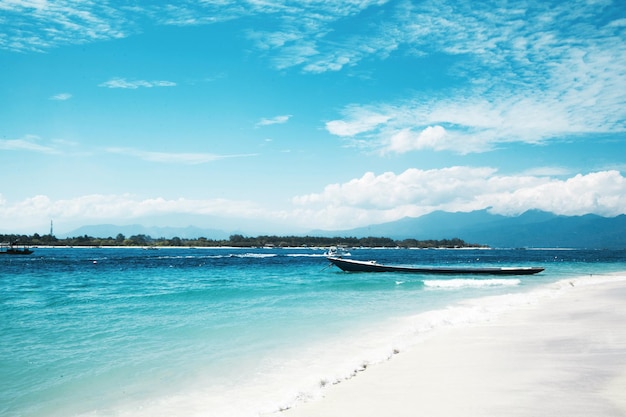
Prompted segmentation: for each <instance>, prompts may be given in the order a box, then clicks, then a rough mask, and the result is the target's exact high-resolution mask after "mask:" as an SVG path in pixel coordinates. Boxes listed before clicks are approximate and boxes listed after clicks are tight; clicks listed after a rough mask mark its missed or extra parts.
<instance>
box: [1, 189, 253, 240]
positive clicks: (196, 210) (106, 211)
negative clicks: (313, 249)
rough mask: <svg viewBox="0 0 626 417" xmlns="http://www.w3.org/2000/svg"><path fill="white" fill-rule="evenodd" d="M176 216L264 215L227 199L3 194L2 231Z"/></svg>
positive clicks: (128, 195) (239, 202)
mask: <svg viewBox="0 0 626 417" xmlns="http://www.w3.org/2000/svg"><path fill="white" fill-rule="evenodd" d="M176 214H201V215H220V216H223V217H243V218H255V217H258V216H259V215H260V209H259V208H258V207H256V206H255V204H253V203H250V202H247V201H229V200H224V199H211V200H191V199H184V198H180V199H174V200H168V199H164V198H160V197H157V198H149V199H140V198H137V197H136V196H133V195H130V194H122V195H102V194H92V195H86V196H81V197H76V198H70V199H60V200H53V199H51V198H50V197H48V196H45V195H38V196H35V197H32V198H28V199H25V200H23V201H19V202H16V203H9V202H7V201H6V200H5V199H3V198H2V196H1V195H0V229H2V230H9V231H12V230H15V231H18V232H22V230H24V229H33V228H35V227H39V228H41V227H43V226H44V225H46V224H49V222H50V219H54V220H55V223H57V224H61V223H66V224H73V225H76V226H80V225H81V224H87V223H89V222H94V221H98V222H99V221H101V222H108V221H120V222H123V221H126V220H132V219H140V218H142V217H146V216H153V215H176ZM9 219H10V220H9ZM20 229H21V230H20ZM44 230H45V229H44Z"/></svg>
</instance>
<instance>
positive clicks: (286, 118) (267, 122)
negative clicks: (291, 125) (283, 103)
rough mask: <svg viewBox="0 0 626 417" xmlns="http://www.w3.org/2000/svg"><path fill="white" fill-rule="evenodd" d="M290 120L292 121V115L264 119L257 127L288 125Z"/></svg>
mask: <svg viewBox="0 0 626 417" xmlns="http://www.w3.org/2000/svg"><path fill="white" fill-rule="evenodd" d="M289 119H291V115H290V114H285V115H282V116H276V117H272V118H269V119H266V118H263V119H261V120H260V121H259V122H258V123H257V124H256V126H257V127H260V126H270V125H276V124H284V123H287V122H288V121H289Z"/></svg>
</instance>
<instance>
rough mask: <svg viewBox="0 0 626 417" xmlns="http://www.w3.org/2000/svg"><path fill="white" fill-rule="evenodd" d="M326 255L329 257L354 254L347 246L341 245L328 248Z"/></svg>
mask: <svg viewBox="0 0 626 417" xmlns="http://www.w3.org/2000/svg"><path fill="white" fill-rule="evenodd" d="M324 256H326V257H327V258H341V257H343V256H352V254H351V253H350V251H349V250H348V248H347V247H345V246H343V245H340V246H331V247H329V248H328V250H327V251H326V252H325V253H324Z"/></svg>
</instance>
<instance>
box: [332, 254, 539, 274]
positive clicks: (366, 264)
mask: <svg viewBox="0 0 626 417" xmlns="http://www.w3.org/2000/svg"><path fill="white" fill-rule="evenodd" d="M327 259H328V260H329V261H330V262H331V263H332V264H333V265H335V266H337V267H339V268H340V269H341V270H343V271H346V272H405V273H415V274H447V275H456V274H469V275H471V274H473V275H532V274H537V273H539V272H541V271H543V270H544V268H540V267H536V266H528V267H486V268H480V267H478V268H466V267H413V266H400V265H383V264H379V263H378V262H376V261H357V260H353V259H342V258H335V257H328V258H327Z"/></svg>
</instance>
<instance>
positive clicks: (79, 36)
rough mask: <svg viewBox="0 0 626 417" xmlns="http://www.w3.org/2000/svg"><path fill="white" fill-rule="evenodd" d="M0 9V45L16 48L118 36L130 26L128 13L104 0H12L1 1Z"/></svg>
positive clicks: (39, 48) (42, 47)
mask: <svg viewBox="0 0 626 417" xmlns="http://www.w3.org/2000/svg"><path fill="white" fill-rule="evenodd" d="M0 10H2V12H3V15H4V16H3V17H4V19H2V30H3V34H4V35H5V36H0V49H7V50H12V51H19V52H26V51H38V52H41V51H45V50H48V49H50V48H54V47H56V46H58V45H62V44H80V43H85V42H92V41H98V40H106V39H116V38H122V37H125V36H127V34H128V32H127V30H128V29H129V28H130V26H131V24H130V23H129V19H130V18H131V17H130V16H127V15H125V13H123V12H121V11H120V10H116V9H115V8H113V7H111V6H110V5H109V4H108V2H104V1H103V2H83V1H75V0H59V1H44V0H33V1H27V0H23V1H22V0H17V1H16V0H12V1H3V2H1V3H0Z"/></svg>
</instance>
